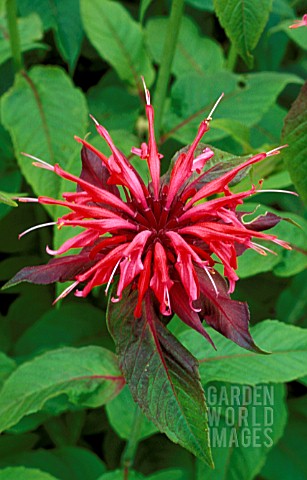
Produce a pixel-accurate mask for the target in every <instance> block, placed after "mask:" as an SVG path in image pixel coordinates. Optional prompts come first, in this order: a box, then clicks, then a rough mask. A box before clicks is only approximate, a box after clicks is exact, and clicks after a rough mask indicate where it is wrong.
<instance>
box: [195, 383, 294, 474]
mask: <svg viewBox="0 0 307 480" xmlns="http://www.w3.org/2000/svg"><path fill="white" fill-rule="evenodd" d="M210 389H211V391H210ZM210 392H211V393H210ZM212 393H213V395H212ZM232 394H236V397H232ZM210 397H211V398H212V400H213V401H212V403H211V402H210ZM284 397H285V387H284V385H278V384H277V385H257V386H255V387H254V388H251V387H249V386H246V385H244V386H238V385H227V384H226V385H225V384H217V385H210V386H208V388H207V398H208V405H210V406H209V419H210V421H211V425H210V426H211V429H210V437H211V444H212V453H213V458H214V460H215V469H214V471H210V470H209V468H208V467H207V465H205V464H203V463H201V462H197V474H196V480H203V479H204V478H210V480H234V479H236V478H244V480H252V479H254V478H255V476H256V475H257V473H258V472H259V471H260V470H261V468H262V466H263V464H264V462H265V460H266V456H267V454H268V453H269V451H270V449H271V448H272V446H273V444H275V443H276V442H277V441H278V440H279V438H280V437H281V435H282V433H283V430H284V427H285V423H286V420H287V409H286V405H285V398H284ZM235 398H236V399H239V404H238V401H236V400H235ZM238 472H240V473H239V475H240V477H238ZM283 478H284V477H283Z"/></svg>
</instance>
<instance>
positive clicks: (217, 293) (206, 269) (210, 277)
mask: <svg viewBox="0 0 307 480" xmlns="http://www.w3.org/2000/svg"><path fill="white" fill-rule="evenodd" d="M203 268H204V270H205V272H206V274H207V275H208V278H209V280H210V282H211V284H212V286H213V289H214V291H215V294H216V296H217V297H218V295H219V292H218V289H217V286H216V284H215V282H214V280H213V278H212V275H211V273H210V272H209V269H208V268H207V267H206V266H205V265H203Z"/></svg>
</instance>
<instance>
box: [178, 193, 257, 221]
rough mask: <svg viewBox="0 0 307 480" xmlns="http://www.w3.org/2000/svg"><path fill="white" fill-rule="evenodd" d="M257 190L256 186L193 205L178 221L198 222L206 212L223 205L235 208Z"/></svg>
mask: <svg viewBox="0 0 307 480" xmlns="http://www.w3.org/2000/svg"><path fill="white" fill-rule="evenodd" d="M254 192H255V187H253V188H252V189H251V190H248V191H247V192H241V193H235V194H231V195H227V196H225V197H221V198H215V199H214V200H208V201H207V202H205V203H201V204H199V205H196V206H194V207H191V208H190V209H189V210H187V211H186V212H185V213H183V214H182V215H181V216H180V217H179V218H178V222H184V221H186V220H191V221H193V222H196V221H198V220H201V219H202V218H203V216H204V215H205V214H208V213H210V212H214V213H215V212H217V210H218V209H220V208H222V207H228V208H231V209H235V207H236V206H237V205H239V204H241V203H242V201H243V199H244V198H246V197H248V196H249V195H252V194H253V193H254Z"/></svg>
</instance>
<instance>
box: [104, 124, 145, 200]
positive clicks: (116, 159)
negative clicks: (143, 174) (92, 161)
mask: <svg viewBox="0 0 307 480" xmlns="http://www.w3.org/2000/svg"><path fill="white" fill-rule="evenodd" d="M96 129H97V132H98V133H99V135H101V136H102V137H103V138H104V139H105V141H106V142H107V144H108V145H109V147H110V150H111V151H112V154H113V155H112V157H110V159H109V162H108V166H109V169H110V171H111V173H113V172H114V173H115V176H114V179H115V178H116V179H117V182H118V183H119V184H121V185H125V186H126V187H128V188H129V190H130V191H131V193H133V195H134V197H135V199H136V200H137V201H138V202H139V203H141V205H142V206H143V207H144V208H146V207H147V202H146V198H145V195H144V191H146V190H147V189H146V187H145V184H144V182H143V180H142V179H141V178H140V176H139V175H138V173H137V172H136V170H135V169H134V168H133V167H132V165H131V164H130V163H129V162H128V160H127V159H126V157H125V156H124V155H123V154H122V153H121V152H120V151H119V150H118V148H116V147H115V145H114V143H113V140H112V138H111V136H110V134H109V133H108V131H107V130H106V129H105V128H104V127H103V126H102V125H99V124H96ZM111 181H112V180H111Z"/></svg>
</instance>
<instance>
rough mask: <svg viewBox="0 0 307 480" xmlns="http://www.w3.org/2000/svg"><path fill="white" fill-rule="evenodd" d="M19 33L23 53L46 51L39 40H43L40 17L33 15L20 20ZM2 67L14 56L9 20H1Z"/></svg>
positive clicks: (0, 57) (0, 58)
mask: <svg viewBox="0 0 307 480" xmlns="http://www.w3.org/2000/svg"><path fill="white" fill-rule="evenodd" d="M17 26H18V31H19V36H20V48H21V51H22V52H27V51H28V50H34V49H36V48H41V49H42V48H43V49H46V46H45V45H43V44H42V43H38V40H41V39H42V36H43V30H42V22H41V20H40V18H39V16H38V15H36V14H35V13H33V14H32V15H29V16H28V17H26V18H19V19H18V23H17ZM0 27H1V28H0V65H1V64H2V63H4V62H6V61H7V60H8V59H9V58H11V56H12V52H11V45H10V37H9V32H8V31H7V20H6V19H4V18H0Z"/></svg>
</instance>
